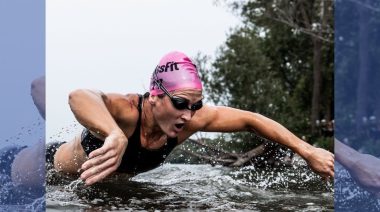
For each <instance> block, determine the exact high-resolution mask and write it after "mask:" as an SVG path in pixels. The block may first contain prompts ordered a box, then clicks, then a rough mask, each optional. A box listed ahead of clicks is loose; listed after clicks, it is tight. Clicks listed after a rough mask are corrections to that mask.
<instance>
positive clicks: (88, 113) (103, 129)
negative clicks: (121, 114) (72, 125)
mask: <svg viewBox="0 0 380 212" xmlns="http://www.w3.org/2000/svg"><path fill="white" fill-rule="evenodd" d="M111 104H112V103H111V101H110V99H109V98H108V97H107V95H105V94H104V93H103V92H101V91H94V90H86V89H79V90H75V91H73V92H71V93H70V95H69V105H70V108H71V110H72V112H73V114H74V116H75V118H76V119H77V120H78V122H79V123H81V124H82V125H83V126H85V127H86V128H87V129H89V130H90V131H92V132H93V133H95V136H97V137H100V138H102V139H105V138H106V137H107V136H108V135H110V134H111V133H121V134H123V132H122V131H121V129H120V128H119V126H118V125H117V123H116V121H115V119H114V118H113V116H112V115H111V111H110V110H112V105H111Z"/></svg>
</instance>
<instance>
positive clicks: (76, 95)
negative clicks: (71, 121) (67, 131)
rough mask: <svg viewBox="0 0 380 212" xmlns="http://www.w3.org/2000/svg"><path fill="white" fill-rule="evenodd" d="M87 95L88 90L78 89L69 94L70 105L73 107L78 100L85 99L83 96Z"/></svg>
mask: <svg viewBox="0 0 380 212" xmlns="http://www.w3.org/2000/svg"><path fill="white" fill-rule="evenodd" d="M85 94H86V90H84V89H77V90H74V91H72V92H70V94H69V105H70V106H73V105H75V103H76V102H78V100H80V99H83V96H84V95H85Z"/></svg>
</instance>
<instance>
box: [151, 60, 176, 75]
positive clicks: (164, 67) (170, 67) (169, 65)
mask: <svg viewBox="0 0 380 212" xmlns="http://www.w3.org/2000/svg"><path fill="white" fill-rule="evenodd" d="M168 70H170V71H174V70H179V68H178V63H177V62H167V63H166V65H162V66H159V65H158V66H157V67H156V70H155V71H156V72H158V73H162V72H168Z"/></svg>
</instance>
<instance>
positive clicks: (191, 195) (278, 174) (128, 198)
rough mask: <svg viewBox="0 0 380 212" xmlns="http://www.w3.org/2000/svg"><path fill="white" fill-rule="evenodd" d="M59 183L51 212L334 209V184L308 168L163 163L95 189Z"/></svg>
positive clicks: (53, 188)
mask: <svg viewBox="0 0 380 212" xmlns="http://www.w3.org/2000/svg"><path fill="white" fill-rule="evenodd" d="M51 177H53V175H51ZM56 182H57V183H56V184H55V185H51V184H50V185H48V186H47V195H46V197H47V203H46V207H47V209H48V210H49V209H56V210H83V209H93V210H111V211H112V210H153V209H154V210H182V209H186V210H195V211H198V210H208V209H213V210H243V209H246V210H253V211H254V210H258V211H261V210H275V211H279V210H281V211H283V210H291V211H293V210H298V211H299V210H301V211H302V210H304V211H310V210H315V211H321V210H323V211H329V210H331V211H333V205H334V204H333V193H332V185H331V184H326V183H325V182H323V181H322V180H321V179H320V178H319V177H318V176H316V175H315V174H313V173H312V172H310V171H308V169H307V168H306V167H289V168H281V169H267V170H266V169H257V168H255V167H254V166H248V167H242V168H235V169H231V168H226V167H222V166H214V167H213V166H211V165H185V164H164V165H163V166H161V167H159V168H157V169H155V170H152V171H149V172H146V173H142V174H139V175H137V176H135V177H132V178H130V177H129V176H127V175H116V176H113V177H111V178H109V179H108V180H107V181H106V182H102V183H98V184H96V185H95V186H92V187H85V186H83V184H82V183H81V181H80V180H75V181H69V180H66V181H64V180H61V182H58V181H56Z"/></svg>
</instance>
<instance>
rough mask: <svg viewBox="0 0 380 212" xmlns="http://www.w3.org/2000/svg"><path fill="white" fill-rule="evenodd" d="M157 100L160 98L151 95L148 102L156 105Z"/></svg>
mask: <svg viewBox="0 0 380 212" xmlns="http://www.w3.org/2000/svg"><path fill="white" fill-rule="evenodd" d="M157 99H158V96H154V95H149V97H148V102H149V103H150V104H151V105H155V104H156V102H157Z"/></svg>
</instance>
